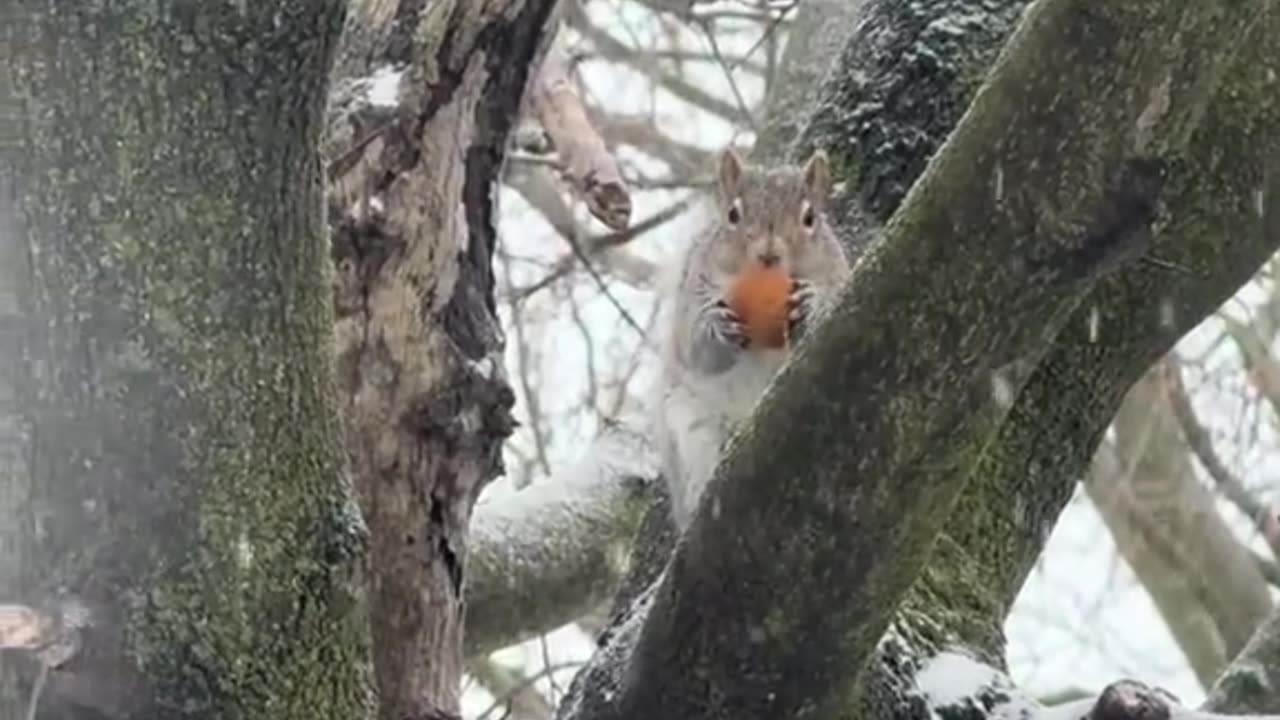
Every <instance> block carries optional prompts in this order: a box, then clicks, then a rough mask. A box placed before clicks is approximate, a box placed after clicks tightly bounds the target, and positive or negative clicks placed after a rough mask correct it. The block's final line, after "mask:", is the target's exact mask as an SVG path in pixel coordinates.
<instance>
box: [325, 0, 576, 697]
mask: <svg viewBox="0 0 1280 720" xmlns="http://www.w3.org/2000/svg"><path fill="white" fill-rule="evenodd" d="M388 5H392V6H394V7H395V14H394V17H392V16H390V15H389V12H390V11H389V10H387V6H388ZM556 5H557V2H556V1H555V0H498V1H495V2H482V3H475V2H469V1H468V0H447V1H446V2H443V3H439V2H438V3H430V4H423V3H375V2H372V1H371V0H369V1H366V2H362V3H359V4H358V7H357V9H356V12H355V13H353V18H352V19H351V20H349V24H348V25H349V28H348V29H352V28H351V24H352V23H361V25H360V26H359V27H361V28H364V29H365V30H366V31H367V32H361V33H356V32H353V33H352V35H351V36H350V42H352V43H363V42H364V41H365V40H366V38H373V39H372V40H370V41H369V47H371V48H372V49H369V48H367V47H364V46H363V45H361V46H359V47H352V48H348V50H347V52H344V53H343V57H344V58H347V57H357V58H359V57H363V58H367V60H366V61H365V62H364V63H363V66H361V64H360V63H355V66H356V67H358V68H359V70H358V73H359V74H358V77H362V78H365V77H368V76H370V75H374V74H375V73H377V74H379V75H380V76H382V77H383V78H384V79H383V81H381V82H367V81H356V82H340V83H337V84H336V87H337V90H338V94H337V97H335V98H334V101H333V102H332V103H331V108H333V110H332V115H333V117H332V118H331V121H330V123H329V126H330V133H329V136H328V137H327V138H326V141H327V142H326V146H327V148H328V155H329V157H330V158H331V164H330V174H331V178H332V180H333V181H332V182H331V183H330V186H329V187H328V198H327V199H328V203H329V208H330V212H329V219H330V224H331V230H332V232H331V238H332V246H333V248H332V256H333V259H334V264H335V266H336V268H337V272H336V273H335V276H334V306H335V308H336V315H337V319H336V326H335V332H336V351H337V358H338V362H337V365H338V377H339V381H340V386H341V390H342V391H343V393H344V399H345V411H346V420H347V422H346V428H347V431H348V432H347V440H348V442H347V448H348V452H349V455H350V458H351V467H352V468H353V471H354V473H355V476H356V485H357V488H358V490H359V491H360V499H361V509H362V510H363V512H364V516H365V518H366V519H367V522H368V526H369V531H370V555H371V560H372V562H371V563H370V567H371V570H372V574H373V576H374V577H373V579H372V581H371V588H372V591H371V592H370V600H371V602H370V605H371V612H370V615H371V616H372V635H373V660H374V663H373V665H374V670H375V674H376V678H377V685H378V690H379V696H380V700H381V703H382V706H381V717H384V718H422V717H436V716H445V717H448V716H451V715H456V714H457V712H458V709H459V706H460V698H459V696H458V695H459V692H460V685H461V675H462V669H463V658H464V655H463V640H462V638H463V632H462V609H463V598H462V592H463V582H464V579H465V575H464V570H465V568H466V567H467V558H466V552H467V548H468V545H469V543H468V540H467V526H468V522H469V519H470V516H471V511H472V505H473V504H474V503H475V500H476V498H477V497H478V496H479V494H480V491H481V490H482V489H483V488H484V486H485V485H486V484H487V483H488V482H489V481H490V480H491V479H492V478H493V477H495V476H496V475H497V473H498V472H499V469H500V464H501V444H502V441H503V440H504V439H505V438H506V437H507V436H508V435H509V434H510V433H511V430H512V428H513V421H512V418H511V406H512V404H513V402H514V394H513V393H512V391H511V388H510V386H509V385H508V383H507V380H506V377H505V373H504V371H503V366H502V348H503V339H502V334H501V330H500V328H499V326H498V320H497V317H496V313H495V301H494V293H493V285H494V282H493V269H492V253H493V247H494V245H495V243H496V237H495V230H494V223H493V214H494V204H493V185H494V183H495V182H496V181H497V179H498V172H499V170H500V167H501V164H502V157H503V152H504V151H505V148H506V141H507V136H508V133H509V132H510V130H511V128H512V126H513V125H514V123H515V120H516V117H517V114H518V110H519V108H520V107H521V105H522V103H523V97H524V92H525V88H526V85H527V83H528V72H529V68H530V67H536V66H537V64H538V62H539V60H540V57H541V54H542V53H543V52H544V51H545V49H546V46H547V45H548V44H549V43H548V38H547V36H546V33H545V29H546V27H547V26H548V24H549V23H550V22H551V20H552V14H553V12H554V11H555V9H556ZM379 23H384V24H385V26H380V25H379ZM353 62H354V61H353ZM379 85H389V86H390V88H391V90H392V91H391V92H381V91H380V90H379V91H378V92H375V90H377V89H378V87H379ZM343 93H349V94H350V97H347V96H344V95H343ZM383 95H385V96H388V97H383Z"/></svg>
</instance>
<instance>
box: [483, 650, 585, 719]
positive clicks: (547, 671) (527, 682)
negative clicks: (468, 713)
mask: <svg viewBox="0 0 1280 720" xmlns="http://www.w3.org/2000/svg"><path fill="white" fill-rule="evenodd" d="M581 665H582V663H581V662H563V663H557V664H555V665H546V666H544V667H543V668H542V670H540V671H539V672H537V673H535V674H533V675H530V676H529V677H526V678H525V679H524V680H522V681H520V683H518V684H517V685H516V686H514V687H512V688H511V689H510V690H508V691H507V692H505V693H503V694H502V696H501V697H499V698H497V699H496V700H494V701H493V704H491V705H490V706H489V707H487V708H485V710H484V712H482V713H480V714H479V715H477V716H476V720H488V718H489V716H491V715H493V714H494V713H495V712H497V711H498V710H499V709H501V708H503V707H507V706H509V705H510V703H511V699H512V698H513V697H514V696H515V694H516V693H518V692H521V691H523V690H527V689H529V688H530V687H531V686H532V685H533V684H534V683H536V682H538V681H539V680H541V679H543V678H548V679H550V678H551V676H552V675H553V674H554V673H557V672H560V671H561V670H568V669H570V668H575V667H580V666H581Z"/></svg>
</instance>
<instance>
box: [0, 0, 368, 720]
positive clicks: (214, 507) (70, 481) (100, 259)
mask: <svg viewBox="0 0 1280 720" xmlns="http://www.w3.org/2000/svg"><path fill="white" fill-rule="evenodd" d="M342 17H343V5H342V4H341V3H338V2H328V1H324V2H312V3H293V2H265V3H255V4H252V6H251V7H246V8H241V9H237V8H236V7H235V6H234V5H233V4H226V3H205V4H186V5H183V6H181V7H177V6H157V5H156V4H155V3H150V2H132V1H128V0H121V1H120V2H112V3H107V4H103V3H55V4H49V3H44V4H31V3H28V4H23V5H21V6H17V7H13V8H10V9H9V10H8V11H7V12H6V13H5V17H4V22H3V23H0V34H3V41H2V42H0V65H3V66H4V67H5V68H6V70H5V72H4V75H5V76H6V82H5V84H4V86H3V87H0V90H3V92H4V95H3V96H0V108H3V112H4V113H12V114H13V116H12V117H13V119H14V122H13V123H8V122H6V124H5V126H4V129H5V131H6V133H7V132H8V131H10V130H13V131H14V135H13V136H8V135H6V136H5V137H4V145H3V146H2V147H0V152H3V157H0V178H2V179H0V191H3V192H4V193H5V196H4V198H3V200H0V212H2V213H3V214H4V218H3V219H2V220H0V225H2V227H0V240H2V241H3V249H0V257H3V262H0V287H3V290H2V291H0V303H2V304H3V313H2V314H3V330H4V335H5V337H4V341H3V343H0V344H2V345H3V349H2V350H0V352H3V353H4V358H5V362H4V370H3V376H2V377H0V383H3V386H4V388H5V390H4V391H0V398H3V403H4V407H3V418H4V419H3V423H2V424H3V429H0V432H3V433H4V440H3V443H4V444H3V447H4V448H5V453H6V454H5V455H4V457H6V458H8V457H16V454H8V453H9V448H10V447H12V446H11V445H10V443H17V444H20V445H21V446H22V450H21V453H22V456H23V457H24V458H25V460H26V464H25V466H23V465H22V464H16V465H15V464H7V465H6V466H5V467H4V469H3V471H0V486H2V488H3V489H0V496H2V497H4V498H5V500H6V501H12V502H5V503H4V504H3V506H0V516H2V517H3V519H2V520H0V534H2V537H0V548H3V550H0V557H2V558H3V559H2V560H0V588H3V591H4V592H5V594H6V595H8V594H9V593H17V594H20V595H22V596H23V597H21V598H15V599H22V600H27V601H29V602H31V603H32V604H34V605H37V606H39V607H48V608H52V607H57V606H58V605H59V604H60V603H62V602H63V601H64V600H71V599H74V601H75V603H76V604H77V605H80V606H83V609H84V610H85V611H86V617H87V622H88V625H87V627H86V628H84V629H83V632H80V633H78V634H77V636H76V638H75V639H76V640H77V642H78V643H79V646H78V648H77V650H76V652H75V653H74V654H73V655H72V657H71V658H70V659H69V661H67V662H65V663H64V664H57V665H56V666H55V667H52V668H51V669H50V670H49V675H48V682H47V684H46V686H45V688H44V694H43V695H42V696H41V699H40V708H41V711H42V717H46V718H54V717H58V718H65V717H71V718H79V717H91V718H97V719H100V718H104V717H105V718H126V717H147V718H165V717H184V718H203V717H210V718H212V717H221V718H262V719H264V720H265V719H266V718H273V719H287V718H317V717H319V718H360V717H363V716H364V714H365V711H366V710H367V709H368V708H369V702H368V701H369V697H370V695H369V686H368V682H367V681H368V678H367V674H366V672H365V663H366V662H367V643H366V642H365V640H366V638H367V629H366V626H365V620H364V616H363V615H362V614H361V613H360V606H359V604H358V596H357V591H356V587H355V585H356V583H355V575H354V573H355V571H356V567H357V561H358V559H359V557H360V555H361V552H362V543H363V530H362V528H361V527H360V524H359V520H358V514H357V513H355V512H354V505H353V501H352V498H351V496H350V492H349V490H350V488H349V483H348V479H347V478H346V476H345V474H344V468H343V458H342V453H341V434H340V427H339V425H338V423H337V408H338V405H337V401H336V397H335V396H334V394H333V388H332V362H331V355H330V352H329V348H330V347H331V343H332V334H331V333H332V313H331V309H330V306H329V301H328V297H327V296H326V293H325V292H324V288H325V279H326V277H327V275H326V267H327V263H328V261H327V258H326V253H327V242H326V238H325V234H324V229H323V225H322V204H321V200H322V198H321V193H320V186H321V166H320V158H319V154H318V152H317V147H318V140H319V136H320V131H321V127H322V111H323V106H324V98H325V94H326V89H327V77H328V70H329V66H330V64H331V59H332V56H333V51H334V46H335V44H336V42H337V40H338V35H339V32H340V29H341V23H342ZM7 120H8V118H6V121H7ZM15 299H16V300H17V304H16V306H15V303H14V302H13V301H14V300H15ZM15 389H16V390H18V393H17V394H16V396H15V395H14V394H13V391H14V390H15ZM15 400H16V404H15V402H14V401H15ZM6 599H7V598H6ZM10 659H13V660H14V661H15V662H9V660H10ZM34 665H35V663H34V662H31V661H30V658H27V657H16V658H11V657H9V656H6V658H5V672H6V673H9V672H16V673H17V674H19V675H20V676H22V677H23V678H24V679H25V682H23V683H22V685H23V687H22V688H21V692H11V693H8V694H6V696H5V697H3V698H2V699H0V708H2V709H0V715H3V716H5V717H20V716H21V713H25V711H26V708H27V702H28V700H29V696H28V694H27V687H28V686H29V680H30V677H31V674H30V673H31V672H33V671H34V669H35V668H34ZM9 689H10V690H12V689H13V686H10V687H9Z"/></svg>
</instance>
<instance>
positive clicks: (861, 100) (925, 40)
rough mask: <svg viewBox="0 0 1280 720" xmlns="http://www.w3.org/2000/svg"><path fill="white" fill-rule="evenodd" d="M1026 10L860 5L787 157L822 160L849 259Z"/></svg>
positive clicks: (865, 0)
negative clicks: (819, 152)
mask: <svg viewBox="0 0 1280 720" xmlns="http://www.w3.org/2000/svg"><path fill="white" fill-rule="evenodd" d="M1028 2H1029V0H914V1H912V2H902V1H901V0H862V3H861V4H864V5H865V10H863V12H862V13H861V15H860V18H859V19H860V22H858V23H857V25H856V30H855V31H854V33H853V35H852V36H851V37H850V39H849V40H848V42H846V43H845V44H844V46H843V47H844V50H843V53H842V54H841V55H840V56H839V61H838V63H837V64H836V65H835V67H834V68H833V70H832V71H831V72H830V75H829V76H828V77H827V81H826V83H825V86H824V87H823V90H822V93H821V95H820V100H819V102H818V104H817V107H816V109H810V108H805V112H808V113H810V114H809V116H808V117H807V118H805V121H804V122H801V123H799V124H798V125H799V127H800V128H802V129H803V133H802V134H801V136H800V137H799V138H797V139H796V140H794V141H793V142H791V143H790V146H789V147H788V148H787V149H788V151H789V154H790V155H791V157H792V159H795V158H797V157H802V156H804V155H806V154H807V153H808V152H809V151H810V148H811V147H812V146H815V145H817V146H821V147H823V148H826V149H827V151H828V152H829V153H830V154H831V157H832V161H833V166H834V167H833V170H834V177H838V178H840V179H841V180H843V182H844V186H843V187H844V189H843V192H841V193H838V194H837V196H836V198H835V200H834V202H833V203H832V212H833V213H834V214H835V216H836V217H837V218H838V219H839V221H840V222H839V226H840V228H841V229H842V231H843V237H844V239H845V241H846V244H847V245H849V246H850V248H851V249H852V250H853V251H854V252H855V253H861V252H862V251H863V250H864V249H865V247H866V245H867V244H868V243H869V242H870V241H871V238H872V236H873V234H874V232H875V230H876V229H878V228H879V227H880V226H881V225H882V224H883V223H884V222H886V221H887V220H888V219H889V216H890V215H892V214H893V212H894V211H895V210H896V209H897V207H898V205H899V203H901V201H902V198H903V197H904V196H905V195H906V193H907V190H908V189H909V188H910V187H911V185H912V184H913V183H914V182H915V181H916V178H918V177H919V176H920V173H921V172H923V171H924V167H925V163H927V162H928V161H929V158H930V157H931V156H932V155H933V153H934V151H936V150H937V149H938V148H939V147H940V146H941V145H942V142H943V140H945V139H946V137H947V135H948V133H950V132H951V130H952V129H953V128H955V126H956V123H958V122H959V120H960V116H961V115H962V114H963V113H964V112H965V110H966V109H967V108H968V107H969V103H970V101H971V100H972V98H973V95H974V92H975V91H976V90H977V88H978V85H979V83H981V82H982V79H983V78H984V77H985V76H986V74H987V71H988V70H989V69H990V67H991V64H992V62H994V60H995V58H996V55H997V54H998V53H999V52H1000V49H1001V47H1002V46H1003V45H1004V42H1005V40H1006V39H1007V38H1008V37H1009V34H1010V33H1012V32H1013V29H1014V28H1015V27H1017V25H1018V22H1019V20H1020V19H1021V17H1022V12H1023V10H1024V9H1025V8H1026V7H1027V5H1028ZM849 4H853V3H846V5H849ZM847 11H848V10H847V9H845V10H842V11H841V12H842V13H843V12H847ZM827 32H830V30H828V31H827ZM814 74H816V73H814ZM773 137H774V136H773V135H772V134H771V133H770V132H768V131H766V133H765V134H764V136H763V138H762V139H764V140H765V141H766V142H769V141H771V140H772V138H773Z"/></svg>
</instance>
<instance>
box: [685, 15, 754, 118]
mask: <svg viewBox="0 0 1280 720" xmlns="http://www.w3.org/2000/svg"><path fill="white" fill-rule="evenodd" d="M698 26H699V27H700V28H701V29H702V34H703V35H705V36H706V37H707V43H708V44H710V45H711V54H712V56H714V57H715V59H716V63H718V64H719V65H720V69H721V70H722V71H723V72H724V78H725V80H726V81H728V83H729V90H730V91H731V92H732V93H733V99H734V101H736V102H737V103H738V110H739V111H740V112H741V113H742V117H743V118H744V119H745V120H746V122H747V125H748V126H749V127H750V128H751V130H752V132H757V133H758V132H760V124H759V122H758V121H757V120H756V116H755V115H754V114H753V113H752V112H751V109H750V108H749V107H748V106H747V101H746V99H745V98H744V97H743V96H742V90H741V89H739V88H738V81H737V79H736V78H734V77H733V67H732V66H731V65H729V63H728V62H727V61H725V59H724V55H723V54H721V52H720V43H718V42H716V31H715V25H714V24H713V23H712V21H711V20H708V19H699V21H698Z"/></svg>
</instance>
